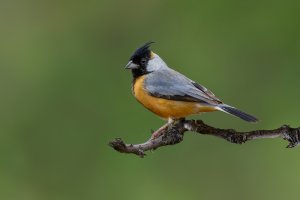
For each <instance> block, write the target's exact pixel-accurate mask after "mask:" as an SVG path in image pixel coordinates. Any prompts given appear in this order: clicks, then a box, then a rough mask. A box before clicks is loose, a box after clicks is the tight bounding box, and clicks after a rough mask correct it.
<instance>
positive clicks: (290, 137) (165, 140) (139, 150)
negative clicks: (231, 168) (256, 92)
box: [109, 120, 300, 157]
mask: <svg viewBox="0 0 300 200" xmlns="http://www.w3.org/2000/svg"><path fill="white" fill-rule="evenodd" d="M186 131H192V132H197V133H200V134H204V135H212V136H216V137H219V138H222V139H225V140H227V141H228V142H231V143H235V144H242V143H245V142H247V141H250V140H254V139H261V138H276V137H281V138H283V139H284V140H287V141H288V142H289V144H288V146H287V148H292V147H296V146H297V145H299V144H300V127H299V128H291V127H289V126H288V125H283V126H281V127H280V128H277V129H274V130H254V131H249V132H238V131H235V130H234V129H219V128H214V127H211V126H209V125H206V124H205V123H204V122H203V121H201V120H181V121H178V122H176V123H175V124H172V125H170V126H167V125H164V126H162V127H161V128H160V129H158V130H157V131H156V132H154V133H153V135H157V136H158V137H155V138H150V139H149V140H148V141H147V142H145V143H142V144H125V143H124V142H123V141H122V139H121V138H116V139H115V140H113V141H111V142H109V145H110V146H111V147H112V148H114V149H115V150H116V151H119V152H121V153H133V154H136V155H138V156H140V157H144V156H145V155H146V154H145V151H149V150H155V149H157V148H159V147H162V146H166V145H174V144H177V143H180V142H181V141H183V136H184V133H185V132H186Z"/></svg>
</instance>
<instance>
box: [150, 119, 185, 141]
mask: <svg viewBox="0 0 300 200" xmlns="http://www.w3.org/2000/svg"><path fill="white" fill-rule="evenodd" d="M181 120H184V119H180V120H172V119H169V120H168V123H166V124H165V125H163V126H162V127H160V128H159V129H158V130H157V131H155V132H153V133H152V136H151V138H150V140H154V139H156V138H158V137H160V136H162V135H164V134H165V133H167V132H168V131H169V130H172V128H173V127H174V125H176V123H178V122H181Z"/></svg>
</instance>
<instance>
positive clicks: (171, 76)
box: [144, 68, 221, 105]
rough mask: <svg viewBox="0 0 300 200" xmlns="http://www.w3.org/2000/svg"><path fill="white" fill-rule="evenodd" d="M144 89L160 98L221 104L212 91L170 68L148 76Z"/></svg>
mask: <svg viewBox="0 0 300 200" xmlns="http://www.w3.org/2000/svg"><path fill="white" fill-rule="evenodd" d="M144 87H145V89H146V90H147V91H148V92H149V94H151V95H152V96H155V97H159V98H164V99H170V100H177V101H188V102H202V103H207V104H210V105H216V104H220V103H221V101H220V100H219V99H218V98H217V97H216V96H215V95H214V94H213V93H212V92H211V91H209V90H208V89H206V88H205V87H203V86H202V85H200V84H198V83H196V82H194V81H192V80H190V79H189V78H187V77H185V76H184V75H182V74H180V73H179V72H177V71H175V70H172V69H170V68H168V69H163V70H158V71H154V72H152V73H150V74H148V75H147V78H146V80H145V85H144Z"/></svg>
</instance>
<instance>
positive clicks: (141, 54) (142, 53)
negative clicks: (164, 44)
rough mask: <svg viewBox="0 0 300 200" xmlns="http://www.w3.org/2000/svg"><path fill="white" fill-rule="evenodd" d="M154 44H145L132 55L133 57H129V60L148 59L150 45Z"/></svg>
mask: <svg viewBox="0 0 300 200" xmlns="http://www.w3.org/2000/svg"><path fill="white" fill-rule="evenodd" d="M152 43H154V42H147V43H145V44H144V45H143V46H141V47H140V48H138V49H137V50H135V52H134V53H133V55H132V56H131V57H130V60H133V61H137V60H140V59H141V58H148V59H149V58H150V52H151V50H150V45H151V44H152Z"/></svg>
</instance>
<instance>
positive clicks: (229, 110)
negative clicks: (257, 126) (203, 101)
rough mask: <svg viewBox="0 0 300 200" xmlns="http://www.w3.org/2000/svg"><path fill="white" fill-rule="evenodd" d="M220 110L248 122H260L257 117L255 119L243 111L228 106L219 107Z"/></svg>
mask: <svg viewBox="0 0 300 200" xmlns="http://www.w3.org/2000/svg"><path fill="white" fill-rule="evenodd" d="M218 109H219V110H221V111H223V112H225V113H228V114H231V115H234V116H236V117H239V118H241V119H243V120H245V121H247V122H258V119H257V118H256V117H253V116H251V115H249V114H247V113H244V112H243V111H240V110H238V109H237V108H234V107H231V106H229V105H226V104H222V105H219V106H218Z"/></svg>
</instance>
